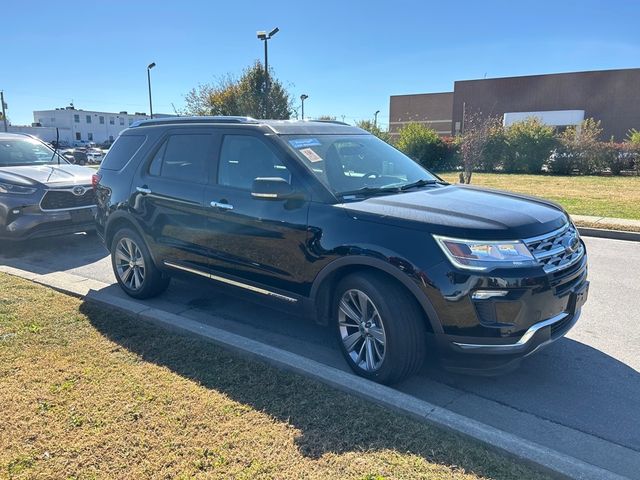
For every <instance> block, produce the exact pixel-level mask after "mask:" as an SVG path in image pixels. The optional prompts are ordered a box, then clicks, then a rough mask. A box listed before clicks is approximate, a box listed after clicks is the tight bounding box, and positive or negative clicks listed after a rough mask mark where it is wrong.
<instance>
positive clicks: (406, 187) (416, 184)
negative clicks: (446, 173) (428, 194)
mask: <svg viewBox="0 0 640 480" xmlns="http://www.w3.org/2000/svg"><path fill="white" fill-rule="evenodd" d="M426 185H449V184H448V183H447V182H443V181H442V180H425V179H420V180H418V181H417V182H413V183H407V184H406V185H402V186H401V187H400V190H402V191H405V190H410V189H412V188H419V187H424V186H426Z"/></svg>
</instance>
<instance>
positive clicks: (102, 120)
mask: <svg viewBox="0 0 640 480" xmlns="http://www.w3.org/2000/svg"><path fill="white" fill-rule="evenodd" d="M98 119H99V120H100V125H104V117H103V116H102V115H100V116H99V117H98Z"/></svg>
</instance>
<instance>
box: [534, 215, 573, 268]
mask: <svg viewBox="0 0 640 480" xmlns="http://www.w3.org/2000/svg"><path fill="white" fill-rule="evenodd" d="M524 243H525V244H526V245H527V247H528V248H529V251H530V252H531V254H532V255H533V256H534V257H535V259H536V260H537V261H538V262H539V263H541V264H542V266H543V268H544V271H545V272H547V273H552V272H556V271H558V270H561V269H563V268H567V267H569V266H571V265H573V264H575V263H576V262H578V261H579V260H580V259H581V258H582V256H583V255H584V247H583V245H582V242H581V241H580V238H579V236H578V232H577V231H576V229H575V227H574V226H573V225H572V224H570V223H568V224H567V225H565V226H564V227H562V228H560V229H559V230H555V231H553V232H551V233H548V234H546V235H541V236H539V237H535V238H530V239H528V240H525V241H524Z"/></svg>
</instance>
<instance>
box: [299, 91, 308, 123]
mask: <svg viewBox="0 0 640 480" xmlns="http://www.w3.org/2000/svg"><path fill="white" fill-rule="evenodd" d="M307 98H309V95H306V94H304V93H303V94H302V95H300V101H301V102H302V120H304V101H305V100H306V99H307Z"/></svg>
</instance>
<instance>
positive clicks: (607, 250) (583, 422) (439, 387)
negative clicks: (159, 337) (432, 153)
mask: <svg viewBox="0 0 640 480" xmlns="http://www.w3.org/2000/svg"><path fill="white" fill-rule="evenodd" d="M585 241H586V243H587V247H588V249H589V255H590V261H589V265H590V274H589V275H590V280H591V291H590V299H589V302H588V303H587V304H586V306H585V308H584V310H583V316H582V317H581V319H580V321H579V322H578V324H577V325H576V327H575V328H574V329H573V330H572V331H571V332H569V334H568V335H567V337H566V338H564V339H562V340H560V341H558V342H556V343H554V344H553V345H551V346H550V347H548V348H547V349H545V350H543V351H541V352H539V353H538V354H537V355H535V356H533V357H531V358H529V359H527V360H526V361H525V362H524V364H523V366H522V367H521V368H520V369H519V370H517V371H515V372H513V373H511V374H508V375H505V376H501V377H489V378H487V377H470V376H463V375H455V374H452V373H448V372H446V371H443V370H441V369H440V368H438V367H437V366H436V365H428V366H426V367H425V368H424V369H423V370H422V372H421V373H420V374H419V375H418V376H416V377H414V378H412V379H410V380H408V381H406V382H404V383H402V384H400V385H397V386H396V388H397V389H399V390H401V391H403V392H405V393H408V394H410V395H413V396H416V397H419V398H421V399H424V400H427V401H429V402H431V403H433V404H436V405H439V406H443V407H446V408H448V409H450V410H452V411H454V412H457V413H460V414H463V415H465V416H467V417H471V418H474V419H476V420H479V421H482V422H484V423H487V424H489V425H492V426H494V427H497V428H499V429H502V430H505V431H507V432H510V433H513V434H516V435H518V436H521V437H523V438H526V439H528V440H531V441H534V442H536V443H539V444H542V445H545V446H549V447H551V448H554V449H556V450H558V451H561V452H563V453H567V454H569V455H572V456H574V457H576V458H579V459H581V460H584V461H586V462H589V463H592V464H595V465H598V466H600V467H602V468H606V469H608V470H611V471H613V472H616V473H619V474H622V475H625V476H628V477H630V478H640V347H639V345H640V308H639V307H640V243H637V242H625V241H620V240H607V239H599V238H586V239H585ZM0 264H4V265H8V266H12V267H15V268H19V269H22V270H28V271H30V272H34V273H40V274H44V273H50V272H58V271H63V272H67V273H71V274H74V275H78V276H81V277H84V278H89V279H93V280H98V281H101V282H104V283H106V284H112V283H114V278H113V274H112V272H111V267H110V262H109V258H108V256H107V252H106V251H105V250H104V249H103V247H102V246H101V245H100V244H99V241H98V239H97V238H96V237H93V236H85V235H72V236H67V237H60V238H54V239H42V240H36V241H32V242H27V243H22V244H14V245H2V246H0ZM205 282H206V281H198V282H197V283H195V284H193V283H189V284H187V283H186V282H184V281H179V280H178V281H174V282H173V283H172V286H171V287H170V289H169V291H168V292H167V293H166V294H165V295H163V296H162V297H161V298H158V299H154V300H151V301H149V302H148V303H149V304H152V305H153V306H155V307H156V308H161V309H164V310H167V311H170V312H172V313H179V314H181V315H184V316H186V317H188V318H191V319H194V320H197V321H200V322H202V323H206V324H210V325H213V326H216V327H220V328H224V329H226V330H228V331H231V332H234V333H238V334H242V335H244V336H247V337H250V338H253V339H256V340H260V341H262V342H265V343H268V344H270V345H273V346H277V347H279V348H283V349H286V350H289V351H292V352H295V353H298V354H300V355H304V356H307V357H310V358H313V359H314V360H317V361H321V362H323V363H326V364H328V365H331V366H334V367H337V368H341V369H345V370H346V369H347V366H346V364H345V363H344V361H343V360H342V358H341V356H340V352H339V350H338V347H337V344H336V343H335V340H334V338H333V335H332V333H331V332H330V331H329V330H328V329H326V328H323V327H320V326H317V325H315V324H313V323H311V322H309V321H308V320H306V319H304V318H299V317H293V316H291V315H286V314H283V313H281V312H279V311H276V310H270V309H265V308H264V307H262V306H259V305H254V304H251V303H248V302H245V301H239V300H237V299H236V298H234V297H232V296H229V295H228V294H225V293H223V292H222V291H220V290H219V289H218V288H217V287H216V285H213V284H211V283H205ZM106 288H107V289H109V290H113V293H115V294H118V295H120V294H121V293H120V291H119V288H118V287H117V285H111V286H109V287H106Z"/></svg>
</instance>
